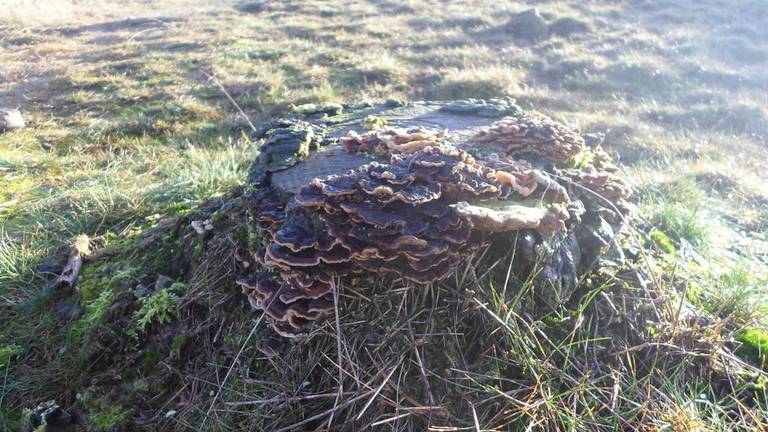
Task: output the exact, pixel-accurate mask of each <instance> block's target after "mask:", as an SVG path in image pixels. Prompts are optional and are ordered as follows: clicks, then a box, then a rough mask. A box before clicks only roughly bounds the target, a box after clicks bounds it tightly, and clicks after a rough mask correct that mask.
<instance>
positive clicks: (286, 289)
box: [238, 104, 628, 337]
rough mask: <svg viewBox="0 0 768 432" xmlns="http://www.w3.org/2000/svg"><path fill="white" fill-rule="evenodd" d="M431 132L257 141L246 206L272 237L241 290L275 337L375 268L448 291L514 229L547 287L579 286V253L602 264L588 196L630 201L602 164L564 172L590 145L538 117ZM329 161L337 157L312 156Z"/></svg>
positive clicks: (294, 135) (316, 129)
mask: <svg viewBox="0 0 768 432" xmlns="http://www.w3.org/2000/svg"><path fill="white" fill-rule="evenodd" d="M413 106H414V105H411V104H409V107H413ZM416 106H418V105H416ZM387 109H395V110H397V109H406V108H403V107H396V108H392V107H389V108H387ZM438 111H439V109H438ZM449 111H450V110H449ZM377 115H378V114H377ZM450 115H453V116H460V115H476V114H471V113H470V114H455V113H454V114H450ZM488 123H490V121H486V123H485V124H486V125H487V124H488ZM434 126H436V125H434V124H431V123H428V124H426V125H415V126H411V127H407V128H402V129H400V128H394V127H387V128H382V129H376V130H372V131H369V132H366V133H362V134H361V133H358V132H354V131H353V130H342V129H339V130H336V131H334V133H337V134H339V135H337V136H341V138H340V139H339V141H338V142H339V144H340V145H339V146H337V147H334V150H333V151H329V152H326V153H323V152H318V153H317V154H315V155H310V154H311V153H312V152H313V151H316V150H317V149H319V148H321V146H322V145H323V143H321V142H320V140H321V137H323V136H325V132H326V129H325V128H324V127H320V126H317V125H313V124H310V123H304V122H297V121H294V122H286V121H281V122H276V123H274V124H273V125H271V126H270V127H271V128H272V129H269V128H267V130H266V131H263V132H262V133H261V137H262V138H261V139H262V141H263V143H262V147H261V148H262V154H261V155H260V156H259V157H258V158H257V160H256V162H255V163H254V165H255V166H254V168H253V169H252V175H251V184H252V188H251V192H250V194H249V198H248V200H249V207H250V212H251V217H252V223H253V224H254V226H255V227H256V228H257V229H259V230H260V231H261V232H262V236H261V237H262V238H263V242H262V244H261V248H260V249H258V250H256V251H251V253H252V255H253V256H254V258H255V260H256V261H257V262H259V263H260V264H261V265H260V266H258V267H259V268H260V270H259V271H256V270H254V267H256V266H248V268H247V270H246V272H245V274H244V276H243V277H242V278H241V279H240V280H239V282H238V283H239V285H240V286H241V287H242V288H243V291H244V293H245V294H246V295H247V296H248V299H249V302H250V304H251V305H252V306H253V307H254V308H256V309H259V310H263V311H264V313H265V315H266V316H267V317H268V319H269V322H270V323H271V326H272V328H273V329H274V330H275V332H277V333H278V334H279V335H282V336H286V337H295V336H298V335H301V334H304V333H306V332H307V331H308V330H309V329H310V327H311V326H310V325H311V324H312V323H313V322H314V321H316V320H318V319H320V318H321V317H324V316H326V315H329V314H331V313H332V312H333V310H334V304H333V289H334V286H335V283H334V281H336V280H343V279H345V278H347V279H349V278H357V277H359V276H364V275H370V274H377V273H378V274H394V275H397V276H398V277H400V278H402V279H404V280H408V281H411V282H413V283H416V284H431V283H435V282H439V281H441V280H442V279H444V278H445V277H446V276H448V275H449V274H451V272H452V271H453V270H454V269H455V268H456V267H457V266H458V265H459V264H460V263H461V262H462V261H464V260H465V259H467V258H468V257H471V256H472V255H473V254H474V253H475V252H477V251H478V250H479V249H480V248H481V247H483V246H484V245H487V244H489V242H490V241H491V240H493V239H494V238H495V237H497V236H499V235H503V234H504V233H509V232H515V233H522V235H521V236H516V238H517V237H519V239H518V240H517V241H518V243H520V242H522V243H520V244H519V245H520V246H522V247H523V248H524V249H525V250H524V251H523V253H522V254H521V256H523V257H524V258H525V257H527V256H530V259H531V262H533V260H534V259H535V261H536V262H538V263H541V262H543V265H544V269H543V274H544V275H545V276H544V277H547V278H549V279H547V283H550V284H552V285H562V286H567V287H570V288H573V287H572V286H571V285H574V284H575V282H574V280H575V277H576V275H577V274H579V272H580V271H582V272H583V271H584V269H585V268H586V266H585V265H583V263H582V262H581V257H582V256H583V255H584V256H586V255H590V254H591V255H596V254H592V252H591V251H586V252H585V253H582V251H581V250H580V249H579V245H578V242H579V239H581V238H588V237H589V235H588V234H585V233H584V231H585V230H586V232H588V233H592V232H593V231H594V230H593V229H592V228H590V227H593V226H600V227H603V226H604V225H605V224H606V223H607V222H605V220H604V219H602V216H601V214H599V213H595V212H590V211H591V210H590V209H591V208H592V205H591V204H590V205H588V206H587V207H588V208H587V207H585V204H584V202H586V200H584V199H581V197H582V196H583V195H585V191H589V192H590V193H597V194H600V195H601V196H604V198H605V199H608V200H611V201H616V202H617V203H618V202H619V201H621V200H624V199H625V198H626V197H627V196H628V189H627V188H626V187H625V186H624V184H623V183H622V182H621V181H620V178H619V177H618V176H617V175H616V174H614V173H611V172H608V171H605V170H597V169H595V168H590V169H585V170H573V169H566V167H565V162H566V161H568V160H569V159H571V158H572V157H573V156H574V155H576V154H577V153H578V152H580V151H582V150H583V149H584V140H583V139H582V138H581V136H580V135H579V133H578V132H577V131H574V130H571V129H569V128H568V127H566V126H564V125H561V124H559V123H557V122H555V121H553V120H551V119H549V118H548V117H545V116H543V115H540V114H536V113H526V114H519V115H516V116H512V117H505V118H503V119H501V120H499V121H497V122H496V123H493V124H491V125H490V126H488V127H486V128H484V129H479V130H478V128H477V127H473V128H472V129H471V130H470V131H469V133H468V132H467V131H462V134H454V133H453V131H450V130H448V131H447V130H446V128H444V127H434ZM437 126H442V125H437ZM329 135H330V134H329ZM462 138H463V139H462ZM339 152H341V153H344V154H347V155H348V156H346V159H339V160H342V161H343V162H342V163H340V164H338V166H339V169H338V170H337V171H336V172H333V170H326V171H324V172H323V173H322V174H318V175H310V176H304V177H302V173H301V167H302V164H303V165H305V166H307V167H317V166H318V165H326V166H327V165H329V164H330V165H333V164H334V162H333V160H334V159H333V158H332V156H334V155H338V153H339ZM321 154H322V156H321ZM349 155H367V157H364V158H359V159H354V158H352V159H350V156H349ZM281 157H282V159H280V158H281ZM322 157H325V158H329V159H320V162H317V161H314V160H313V158H314V159H317V158H322ZM354 157H358V156H354ZM304 159H307V161H306V162H302V161H303V160H304ZM355 164H356V165H355ZM296 165H297V166H296ZM350 165H353V166H350ZM294 166H295V167H294ZM291 167H293V168H291ZM350 168H351V169H350ZM313 169H314V168H313ZM253 173H256V174H255V175H254V174H253ZM282 177H286V178H287V177H290V178H292V179H293V180H294V181H293V183H291V184H295V183H297V182H298V184H299V185H300V186H299V187H297V188H295V189H292V190H287V189H281V188H280V187H278V186H279V185H278V183H277V182H276V180H277V179H279V178H282ZM296 179H298V180H296ZM302 179H303V180H302ZM618 207H619V208H621V209H624V208H625V206H621V205H619V206H618ZM590 223H591V224H592V225H589V224H590ZM617 229H618V228H617ZM608 230H611V228H610V227H609V228H608ZM606 232H607V231H606ZM611 234H613V231H611ZM603 237H604V236H602V234H601V235H597V238H598V239H602V240H605V239H604V238H603ZM604 243H605V241H604V242H603V243H600V244H601V245H603V246H604ZM510 247H511V244H510ZM526 251H527V252H526ZM537 251H539V252H537ZM541 251H548V252H547V253H548V255H547V256H546V257H544V258H545V259H543V260H542V259H541V257H540V256H538V257H534V255H537V254H539V255H540V254H541V253H542V252H541ZM591 255H590V256H591ZM531 271H533V269H531ZM553 281H554V282H553Z"/></svg>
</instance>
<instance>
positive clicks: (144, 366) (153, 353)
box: [139, 348, 163, 374]
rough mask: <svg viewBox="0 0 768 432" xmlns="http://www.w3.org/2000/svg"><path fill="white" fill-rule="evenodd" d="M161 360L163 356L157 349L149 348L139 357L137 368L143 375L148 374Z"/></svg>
mask: <svg viewBox="0 0 768 432" xmlns="http://www.w3.org/2000/svg"><path fill="white" fill-rule="evenodd" d="M162 358H163V354H162V353H161V352H160V351H159V350H158V349H155V348H150V349H148V350H146V351H144V353H143V354H142V355H141V359H140V360H139V367H141V370H142V372H143V373H145V374H148V373H150V372H151V371H152V369H154V368H155V366H157V364H158V363H159V362H160V360H162Z"/></svg>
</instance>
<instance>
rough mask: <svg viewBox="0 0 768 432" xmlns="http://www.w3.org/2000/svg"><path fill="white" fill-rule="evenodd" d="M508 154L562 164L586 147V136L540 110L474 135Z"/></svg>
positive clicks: (476, 141) (515, 117)
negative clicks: (541, 112)
mask: <svg viewBox="0 0 768 432" xmlns="http://www.w3.org/2000/svg"><path fill="white" fill-rule="evenodd" d="M472 141H473V142H474V143H475V144H480V145H489V146H493V147H494V148H498V150H499V151H500V152H502V153H504V154H505V155H507V156H514V157H531V158H536V159H543V160H546V161H550V162H554V163H556V164H561V163H564V162H566V161H568V160H569V159H571V158H572V157H574V156H576V155H577V154H578V153H579V152H581V151H582V150H583V149H584V146H585V144H584V138H582V137H581V135H580V134H579V133H578V132H577V131H575V130H572V129H570V128H568V127H567V126H564V125H562V124H560V123H558V122H556V121H554V120H552V119H551V118H549V117H547V116H545V115H543V114H540V113H535V112H532V113H526V114H521V115H519V116H514V117H505V118H503V119H501V120H499V121H497V122H496V123H494V124H492V125H491V126H490V127H489V128H487V129H484V130H481V131H480V132H478V133H477V135H475V136H474V137H473V138H472Z"/></svg>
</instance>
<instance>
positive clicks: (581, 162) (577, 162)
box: [568, 148, 595, 169]
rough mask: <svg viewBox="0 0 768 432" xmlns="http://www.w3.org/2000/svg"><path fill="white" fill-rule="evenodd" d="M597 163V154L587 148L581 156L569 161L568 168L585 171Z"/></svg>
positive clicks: (578, 155) (580, 153)
mask: <svg viewBox="0 0 768 432" xmlns="http://www.w3.org/2000/svg"><path fill="white" fill-rule="evenodd" d="M594 163H595V153H594V152H593V151H592V149H590V148H585V149H584V150H582V151H581V152H579V154H577V155H576V156H574V157H573V159H571V160H570V161H568V166H569V167H570V168H573V169H584V168H586V167H588V166H592V165H593V164H594Z"/></svg>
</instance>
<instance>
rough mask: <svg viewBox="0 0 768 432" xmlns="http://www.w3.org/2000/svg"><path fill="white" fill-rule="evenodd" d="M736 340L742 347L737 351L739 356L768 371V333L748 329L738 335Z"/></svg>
mask: <svg viewBox="0 0 768 432" xmlns="http://www.w3.org/2000/svg"><path fill="white" fill-rule="evenodd" d="M736 340H737V341H739V342H741V346H740V347H739V348H738V349H737V350H736V352H737V353H738V354H740V355H741V356H743V357H744V358H746V359H747V360H749V361H750V362H751V363H752V364H754V365H755V366H758V367H760V368H762V369H763V370H767V369H768V368H766V366H767V365H766V361H765V359H766V358H765V356H766V353H768V333H765V332H764V331H762V330H760V329H755V328H752V329H747V330H744V331H742V332H740V333H738V334H737V335H736Z"/></svg>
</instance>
